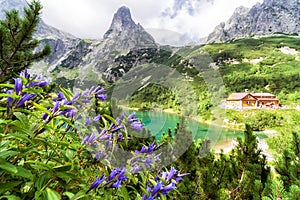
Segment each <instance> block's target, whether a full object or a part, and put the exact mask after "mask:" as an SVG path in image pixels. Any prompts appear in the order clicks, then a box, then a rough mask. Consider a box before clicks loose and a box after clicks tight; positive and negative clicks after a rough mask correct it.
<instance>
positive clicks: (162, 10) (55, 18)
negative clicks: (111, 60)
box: [40, 0, 262, 40]
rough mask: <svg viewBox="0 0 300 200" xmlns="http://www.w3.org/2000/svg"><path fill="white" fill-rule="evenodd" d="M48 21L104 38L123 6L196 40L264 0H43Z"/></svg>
mask: <svg viewBox="0 0 300 200" xmlns="http://www.w3.org/2000/svg"><path fill="white" fill-rule="evenodd" d="M40 1H41V3H42V5H43V7H44V8H43V15H42V18H43V19H44V21H45V22H46V23H47V24H49V25H52V26H54V27H56V28H59V29H61V30H64V31H66V32H69V33H71V34H73V35H74V36H77V37H80V38H90V39H101V38H102V36H103V34H104V33H105V31H106V30H107V29H108V28H109V26H110V23H111V20H112V17H113V14H114V13H115V12H116V11H117V9H118V8H119V7H121V6H123V5H125V6H127V7H129V8H130V10H131V14H132V18H133V20H134V21H135V22H136V23H140V24H141V25H142V26H143V27H144V28H145V29H166V30H170V31H175V32H177V33H180V34H185V35H187V36H188V37H190V38H192V39H193V40H198V39H199V38H201V37H205V36H207V35H208V34H209V33H210V32H212V30H213V29H214V27H215V26H216V25H218V24H219V23H220V22H222V21H226V20H227V19H229V17H230V16H231V15H232V13H233V11H234V10H235V8H237V7H238V6H241V5H243V6H246V7H251V6H253V5H254V4H255V3H257V2H262V0H40Z"/></svg>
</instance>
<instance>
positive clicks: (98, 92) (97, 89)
mask: <svg viewBox="0 0 300 200" xmlns="http://www.w3.org/2000/svg"><path fill="white" fill-rule="evenodd" d="M104 91H105V90H104V88H100V86H98V87H96V88H95V89H94V91H93V92H94V93H95V94H100V93H103V92H104Z"/></svg>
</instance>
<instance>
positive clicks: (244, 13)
mask: <svg viewBox="0 0 300 200" xmlns="http://www.w3.org/2000/svg"><path fill="white" fill-rule="evenodd" d="M299 32H300V1H299V0H264V1H263V2H262V3H259V2H258V3H256V4H255V5H254V6H253V7H252V8H245V7H238V8H237V9H236V10H235V11H234V13H233V15H232V16H231V17H230V19H228V20H227V21H226V22H221V23H220V24H219V25H217V26H216V28H215V29H214V31H213V32H212V33H210V34H209V35H208V36H207V38H206V41H205V43H213V42H217V43H218V42H225V41H228V40H232V39H237V38H247V37H251V36H254V35H270V34H274V33H286V34H294V33H297V34H298V33H299Z"/></svg>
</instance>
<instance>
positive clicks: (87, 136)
mask: <svg viewBox="0 0 300 200" xmlns="http://www.w3.org/2000/svg"><path fill="white" fill-rule="evenodd" d="M89 137H90V136H89V135H85V136H84V138H83V139H82V141H81V144H82V145H85V144H86V142H87V141H88V139H89Z"/></svg>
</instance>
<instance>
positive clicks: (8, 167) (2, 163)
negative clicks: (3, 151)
mask: <svg viewBox="0 0 300 200" xmlns="http://www.w3.org/2000/svg"><path fill="white" fill-rule="evenodd" d="M0 169H3V170H5V171H7V172H10V173H13V174H15V173H17V172H18V170H17V168H16V166H14V165H12V164H10V163H9V162H7V161H6V160H4V159H2V158H0Z"/></svg>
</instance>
